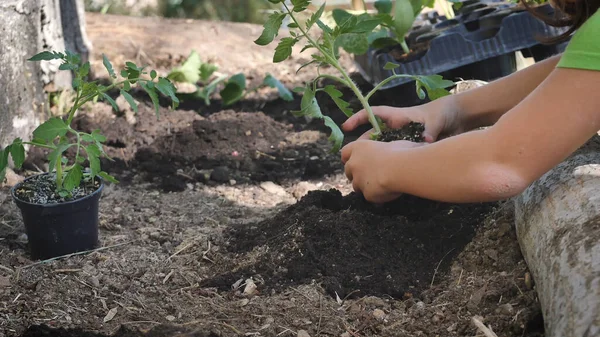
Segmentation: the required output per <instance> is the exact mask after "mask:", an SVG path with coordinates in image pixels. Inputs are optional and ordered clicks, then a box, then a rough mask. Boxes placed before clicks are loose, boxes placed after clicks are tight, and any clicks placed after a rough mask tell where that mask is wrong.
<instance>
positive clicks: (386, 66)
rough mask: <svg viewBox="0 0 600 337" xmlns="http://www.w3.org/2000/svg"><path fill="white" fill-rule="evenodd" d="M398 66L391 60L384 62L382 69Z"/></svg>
mask: <svg viewBox="0 0 600 337" xmlns="http://www.w3.org/2000/svg"><path fill="white" fill-rule="evenodd" d="M399 66H400V65H399V64H396V63H393V62H388V63H386V64H385V65H384V66H383V69H385V70H392V69H396V68H398V67H399Z"/></svg>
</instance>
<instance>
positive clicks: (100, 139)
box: [92, 129, 106, 143]
mask: <svg viewBox="0 0 600 337" xmlns="http://www.w3.org/2000/svg"><path fill="white" fill-rule="evenodd" d="M92 137H94V139H95V140H96V141H97V142H99V143H104V142H105V141H106V137H104V136H103V135H101V134H100V130H98V129H96V130H94V131H92Z"/></svg>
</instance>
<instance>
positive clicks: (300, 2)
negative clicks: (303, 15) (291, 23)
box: [292, 0, 310, 13]
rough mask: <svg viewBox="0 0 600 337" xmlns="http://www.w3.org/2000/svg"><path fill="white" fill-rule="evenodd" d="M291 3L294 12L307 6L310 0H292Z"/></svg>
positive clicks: (300, 10)
mask: <svg viewBox="0 0 600 337" xmlns="http://www.w3.org/2000/svg"><path fill="white" fill-rule="evenodd" d="M292 5H293V6H294V12H296V13H299V12H302V11H304V10H306V9H307V8H308V6H309V5H310V0H292Z"/></svg>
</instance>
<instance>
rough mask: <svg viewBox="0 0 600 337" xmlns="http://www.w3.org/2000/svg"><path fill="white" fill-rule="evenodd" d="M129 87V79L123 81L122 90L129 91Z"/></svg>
mask: <svg viewBox="0 0 600 337" xmlns="http://www.w3.org/2000/svg"><path fill="white" fill-rule="evenodd" d="M130 89H131V83H129V81H125V82H123V90H125V91H129V90H130Z"/></svg>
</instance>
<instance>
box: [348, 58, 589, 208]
mask: <svg viewBox="0 0 600 337" xmlns="http://www.w3.org/2000/svg"><path fill="white" fill-rule="evenodd" d="M598 83H600V71H593V70H579V69H566V68H564V69H563V68H557V69H554V70H552V72H551V73H550V75H549V76H548V77H547V78H546V79H545V80H544V81H543V82H542V83H541V84H540V85H539V86H538V87H537V88H536V89H535V90H533V91H532V92H531V94H530V95H528V96H527V97H526V98H525V99H523V100H522V101H521V102H520V103H519V104H517V105H516V106H515V107H513V108H512V109H510V110H509V111H508V112H507V113H505V114H503V116H502V117H501V118H499V120H498V121H497V122H496V123H495V124H494V125H493V126H492V127H490V128H487V129H483V130H476V131H472V132H468V133H464V134H461V135H458V136H455V137H450V138H446V139H444V140H441V141H439V142H436V143H433V144H428V145H424V146H414V145H412V143H410V144H411V145H409V146H407V145H406V144H405V143H404V142H392V143H381V142H375V141H368V140H360V141H356V142H353V143H350V144H348V145H347V146H346V147H344V149H342V161H343V162H344V163H345V165H346V174H347V175H348V177H349V179H351V180H352V184H353V186H354V188H355V190H357V191H360V192H361V193H363V195H364V196H365V198H366V199H367V200H369V201H371V202H385V201H389V200H391V199H394V198H395V197H396V196H397V195H398V194H401V193H408V194H412V195H416V196H420V197H423V198H427V199H432V200H438V201H443V202H482V201H495V200H501V199H506V198H509V197H512V196H515V195H517V194H519V193H520V192H521V191H523V190H524V189H525V188H526V187H527V186H528V185H529V184H531V183H532V182H533V181H534V180H536V179H537V178H539V177H540V176H541V175H543V174H544V173H545V172H547V171H548V170H550V169H551V168H552V167H554V166H555V165H557V164H558V163H560V162H561V161H562V160H564V159H565V158H566V157H568V156H569V155H570V154H571V153H572V152H574V151H575V150H576V149H577V148H579V147H580V146H581V145H583V144H584V143H585V142H586V141H587V140H588V139H589V138H590V137H592V136H593V135H594V134H595V133H596V132H598V130H599V129H600V110H599V107H600V95H597V94H596V86H597V84H598ZM492 98H493V100H494V101H496V98H495V96H490V97H488V100H492ZM498 101H500V100H499V99H498ZM500 104H502V103H500Z"/></svg>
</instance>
